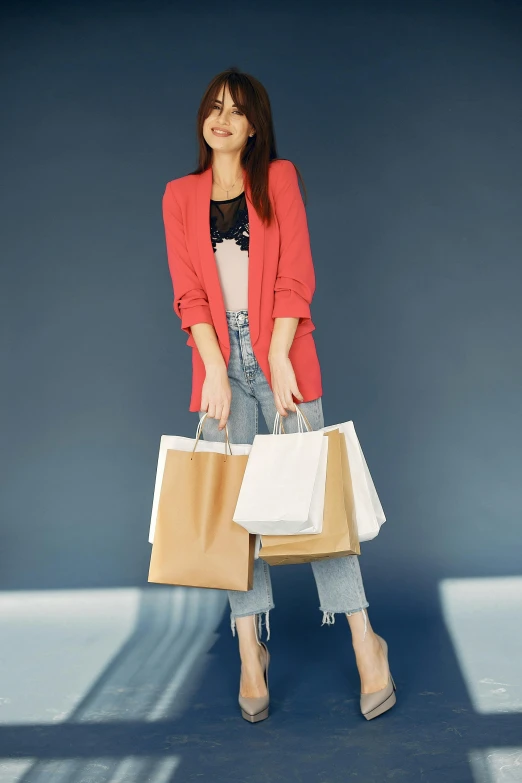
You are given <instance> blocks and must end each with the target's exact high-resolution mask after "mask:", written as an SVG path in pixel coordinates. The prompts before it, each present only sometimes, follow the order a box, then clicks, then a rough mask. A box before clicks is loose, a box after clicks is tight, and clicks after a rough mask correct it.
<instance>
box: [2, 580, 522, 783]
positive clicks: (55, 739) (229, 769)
mask: <svg viewBox="0 0 522 783" xmlns="http://www.w3.org/2000/svg"><path fill="white" fill-rule="evenodd" d="M439 591H440V606H441V611H440V615H438V616H431V617H425V616H413V615H406V616H404V615H401V619H400V622H399V623H398V622H397V618H396V617H394V618H393V621H392V618H390V616H389V613H386V614H384V613H382V611H381V614H379V610H378V609H377V608H373V607H371V608H370V617H371V618H372V622H373V625H374V627H375V629H376V630H377V631H378V632H379V633H380V634H382V636H384V637H385V638H386V640H387V641H388V644H389V655H390V664H391V668H392V672H393V675H394V678H395V681H396V684H397V689H398V690H397V705H396V706H395V707H394V708H393V709H392V710H390V711H389V712H388V713H386V714H385V715H382V716H381V717H379V718H377V719H375V720H374V721H366V720H364V718H362V716H361V715H360V713H359V700H358V697H359V694H358V686H359V682H358V678H357V671H356V668H355V662H354V659H353V652H352V649H351V644H350V640H349V633H348V627H347V623H346V620H345V619H344V618H343V616H342V615H338V616H337V618H336V622H335V624H334V625H328V626H321V625H320V619H321V615H320V613H319V612H317V616H316V615H313V614H311V613H310V607H309V606H307V607H303V606H300V607H297V606H296V607H295V611H293V612H290V613H289V612H287V611H281V610H279V607H278V606H276V609H275V610H273V611H272V613H271V617H270V627H271V638H270V641H269V646H270V650H271V654H272V663H271V668H270V690H271V715H270V717H269V718H268V720H266V721H263V722H262V723H259V724H254V725H252V724H249V723H247V722H246V721H244V720H243V719H242V718H241V717H240V714H239V710H238V707H237V689H238V681H239V674H238V673H239V669H238V666H239V656H238V652H237V641H236V639H234V638H233V637H232V635H231V632H230V624H229V615H228V603H227V601H226V595H225V594H224V593H223V592H221V591H210V590H198V589H189V588H182V587H173V588H168V587H165V588H163V587H160V586H153V585H149V586H147V587H145V588H144V589H120V590H84V591H83V590H74V591H66V590H64V591H47V592H10V593H9V592H7V593H3V594H0V640H1V641H0V783H51V781H52V783H146V782H150V783H168V782H170V781H173V783H186V782H188V781H206V780H211V781H212V783H221V781H223V782H224V781H227V783H235V782H236V781H237V783H268V782H270V783H277V782H278V781H284V782H285V783H290V782H292V781H295V782H296V783H308V781H314V783H337V781H348V780H352V779H353V780H354V781H361V782H362V783H372V782H373V781H379V783H381V782H382V781H419V783H434V782H435V781H444V783H468V781H469V783H501V782H502V783H504V781H522V621H521V619H520V618H521V617H522V611H521V610H522V578H515V577H513V578H502V579H476V580H474V579H467V580H447V581H445V582H443V583H441V585H440V586H439ZM517 617H518V620H517Z"/></svg>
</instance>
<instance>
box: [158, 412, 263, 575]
mask: <svg viewBox="0 0 522 783" xmlns="http://www.w3.org/2000/svg"><path fill="white" fill-rule="evenodd" d="M204 418H205V417H203V419H204ZM203 419H202V422H200V424H201V426H203ZM200 434H201V428H199V432H198V436H197V438H196V439H195V444H194V449H193V450H192V451H181V450H175V449H169V450H168V451H167V454H166V457H165V466H164V470H163V478H162V482H161V491H160V496H159V502H158V509H157V515H156V525H155V531H154V541H153V545H152V553H151V559H150V568H149V576H148V581H149V582H160V583H162V584H169V585H187V586H191V587H209V588H217V589H221V590H245V591H246V590H251V589H252V586H253V573H254V572H253V569H254V547H255V543H256V536H255V535H252V534H250V533H248V531H246V530H245V529H244V528H243V527H241V526H240V525H237V524H236V523H235V522H234V521H233V520H232V515H233V513H234V508H235V506H236V503H237V498H238V494H239V488H240V486H241V482H242V480H243V474H244V472H245V467H246V463H247V460H248V454H233V446H234V444H232V445H231V444H230V442H229V440H228V428H227V429H226V438H225V442H224V443H221V444H220V446H221V449H222V450H221V451H198V450H197V445H198V441H199V437H200ZM229 452H230V453H229Z"/></svg>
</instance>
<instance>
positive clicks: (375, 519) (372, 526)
mask: <svg viewBox="0 0 522 783" xmlns="http://www.w3.org/2000/svg"><path fill="white" fill-rule="evenodd" d="M332 429H339V430H340V431H341V432H343V433H344V435H345V438H346V447H347V450H348V460H349V462H350V476H351V479H352V487H353V497H354V505H355V518H356V521H357V533H358V536H359V541H361V542H362V541H370V540H371V539H372V538H375V536H376V535H378V533H379V530H380V529H381V525H382V524H383V522H386V517H385V515H384V511H383V508H382V506H381V502H380V500H379V496H378V495H377V490H376V489H375V485H374V483H373V480H372V477H371V474H370V471H369V469H368V465H367V463H366V459H365V458H364V454H363V450H362V448H361V444H360V443H359V439H358V437H357V434H356V432H355V427H354V424H353V421H345V422H343V423H342V424H332V425H329V426H328V427H323V429H322V432H329V431H330V430H332Z"/></svg>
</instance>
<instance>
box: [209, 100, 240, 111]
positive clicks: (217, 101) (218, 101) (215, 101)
mask: <svg viewBox="0 0 522 783" xmlns="http://www.w3.org/2000/svg"><path fill="white" fill-rule="evenodd" d="M214 103H221V104H222V103H223V101H220V100H219V98H214ZM232 106H235V108H236V109H237V106H236V104H235V103H233V104H232Z"/></svg>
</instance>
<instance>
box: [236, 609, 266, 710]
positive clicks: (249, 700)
mask: <svg viewBox="0 0 522 783" xmlns="http://www.w3.org/2000/svg"><path fill="white" fill-rule="evenodd" d="M253 620H254V632H255V637H256V642H257V643H258V645H259V646H260V647H263V649H264V651H265V670H264V677H265V685H266V696H252V697H249V696H241V693H240V694H239V698H238V701H239V706H240V708H241V717H243V718H244V719H245V720H247V721H248V722H249V723H257V722H258V721H260V720H265V718H268V709H269V706H270V691H269V690H268V666H269V664H270V653H269V652H268V647H267V646H266V644H265V643H264V642H260V641H259V635H258V632H257V625H256V616H255V615H253Z"/></svg>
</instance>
